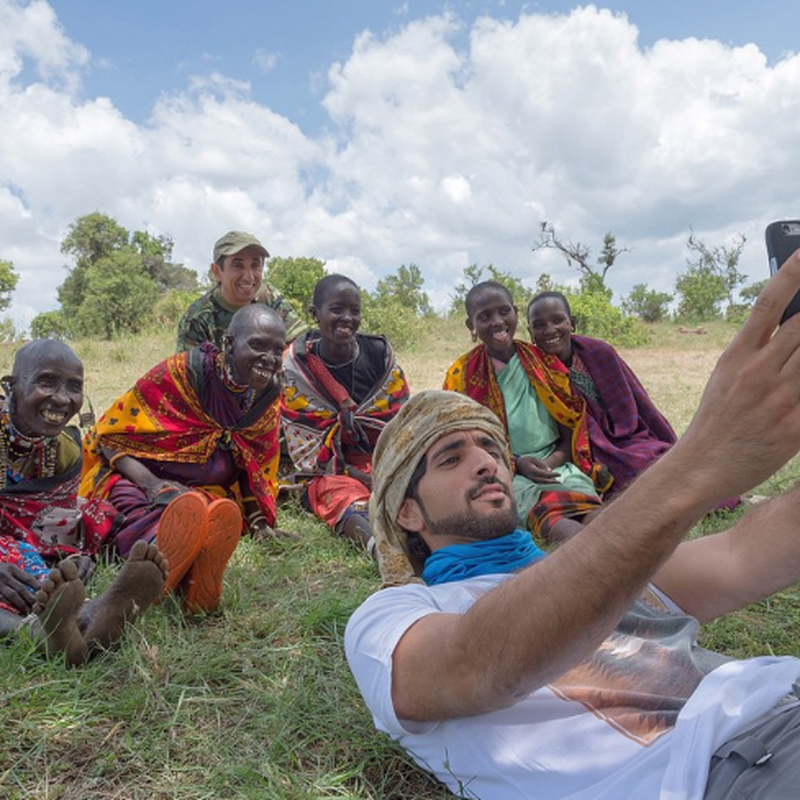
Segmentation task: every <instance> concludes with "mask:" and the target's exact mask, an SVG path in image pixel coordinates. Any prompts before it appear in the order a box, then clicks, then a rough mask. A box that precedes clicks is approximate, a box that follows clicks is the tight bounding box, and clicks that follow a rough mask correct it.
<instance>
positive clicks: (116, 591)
mask: <svg viewBox="0 0 800 800" xmlns="http://www.w3.org/2000/svg"><path fill="white" fill-rule="evenodd" d="M168 571H169V565H168V563H167V559H166V558H165V557H164V556H163V555H162V554H161V551H160V550H159V549H158V547H156V546H155V545H154V544H148V543H147V542H145V541H144V540H141V541H138V542H136V544H134V545H133V547H132V548H131V552H130V554H129V555H128V559H127V561H126V562H125V563H124V564H123V565H122V569H121V570H120V572H119V575H117V577H116V578H115V579H114V582H113V583H112V584H111V586H109V587H108V589H106V590H105V591H104V592H103V593H102V594H101V595H100V596H99V597H96V598H95V599H94V600H90V601H89V602H88V603H86V604H85V606H84V607H83V609H82V610H81V614H80V625H81V629H82V630H83V636H84V639H85V640H86V643H87V645H88V646H89V649H90V651H94V650H97V649H99V648H106V647H108V646H109V645H111V644H112V643H113V642H115V641H116V640H117V639H119V637H120V636H121V635H122V632H123V631H124V630H125V625H126V624H127V623H128V622H132V621H133V620H134V619H136V617H138V616H139V614H141V613H142V611H144V610H145V609H146V608H147V607H148V606H149V605H151V604H152V603H153V602H154V601H155V600H156V599H157V598H158V597H159V596H160V595H161V591H162V590H163V588H164V582H165V581H166V578H167V574H168Z"/></svg>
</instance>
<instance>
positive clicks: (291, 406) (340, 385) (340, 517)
mask: <svg viewBox="0 0 800 800" xmlns="http://www.w3.org/2000/svg"><path fill="white" fill-rule="evenodd" d="M310 311H311V314H312V316H313V317H314V320H315V321H316V323H317V325H318V329H317V330H312V331H309V332H308V333H306V334H303V335H302V336H301V337H299V338H298V339H296V340H295V341H294V342H293V343H292V346H291V348H290V349H289V352H288V354H287V356H286V359H285V361H284V365H283V374H284V390H283V409H282V411H283V426H284V432H285V434H286V444H287V448H288V450H289V455H290V456H291V458H292V462H293V463H294V466H295V469H297V470H298V474H299V476H300V477H301V479H302V478H305V480H306V488H305V490H304V493H303V502H304V503H305V505H306V507H307V508H308V509H309V510H311V511H312V512H313V513H314V514H316V515H317V516H318V517H319V518H320V519H321V520H323V522H326V523H327V524H328V525H330V527H331V528H333V529H334V530H336V531H337V532H338V533H340V534H342V535H343V536H345V537H347V538H348V539H351V540H352V541H354V542H357V543H361V544H363V545H364V546H365V547H367V549H370V542H371V540H372V528H371V527H370V524H369V520H368V516H367V505H368V502H369V495H370V488H371V472H372V451H373V449H374V447H375V442H376V441H377V439H378V435H379V434H380V432H381V431H382V430H383V428H384V426H385V425H386V423H387V422H388V421H389V420H390V419H391V418H392V417H393V416H394V415H395V414H396V413H397V412H398V410H399V409H400V407H401V406H402V404H403V403H405V401H406V400H407V399H408V395H409V390H408V383H407V382H406V378H405V375H404V374H403V370H402V369H400V367H399V366H398V365H397V362H396V361H395V359H394V354H393V353H392V348H391V347H390V346H389V343H388V342H387V341H386V339H385V338H384V337H383V336H368V335H366V334H363V333H358V328H359V326H360V325H361V293H360V291H359V289H358V286H357V285H356V284H355V283H354V282H353V281H352V280H350V278H346V277H344V276H343V275H326V276H325V277H324V278H322V279H321V280H320V281H319V282H318V283H317V285H316V286H315V287H314V297H313V302H312V305H311V308H310Z"/></svg>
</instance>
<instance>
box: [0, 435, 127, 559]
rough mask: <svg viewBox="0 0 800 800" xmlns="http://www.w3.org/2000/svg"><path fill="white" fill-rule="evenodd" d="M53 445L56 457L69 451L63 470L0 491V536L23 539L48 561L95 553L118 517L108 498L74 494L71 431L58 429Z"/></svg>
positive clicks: (76, 469)
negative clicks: (65, 466)
mask: <svg viewBox="0 0 800 800" xmlns="http://www.w3.org/2000/svg"><path fill="white" fill-rule="evenodd" d="M76 436H77V431H76ZM57 446H58V449H59V451H60V453H59V455H61V451H68V452H69V451H74V458H73V459H72V463H71V465H70V466H69V467H68V468H67V469H66V470H65V471H64V472H62V473H60V474H57V475H54V476H53V477H50V478H31V479H29V480H23V481H20V482H19V483H15V484H11V485H9V486H7V487H6V488H5V489H3V490H0V539H2V538H3V537H10V538H12V539H15V540H17V541H19V542H26V543H27V544H28V545H30V546H31V547H32V548H33V549H34V550H36V551H37V552H38V553H39V554H40V555H41V556H42V557H43V558H45V559H46V560H47V561H49V562H50V563H52V562H54V561H57V560H59V559H61V558H65V557H66V556H68V555H72V554H74V553H81V554H83V555H93V554H95V553H97V551H98V550H99V549H100V548H101V546H102V545H103V543H104V542H105V541H106V539H108V538H109V536H111V535H112V533H113V532H114V530H115V529H116V522H117V517H118V514H117V512H116V510H115V509H114V507H113V506H112V505H111V504H110V503H108V502H107V501H105V500H100V499H98V500H90V501H87V500H85V499H83V498H81V497H78V482H79V480H80V473H81V461H80V450H79V448H78V445H77V444H76V441H75V439H74V438H73V437H72V435H71V434H70V433H68V432H67V431H63V432H62V433H61V434H59V437H58V440H57ZM63 460H64V459H62V458H59V462H61V461H63Z"/></svg>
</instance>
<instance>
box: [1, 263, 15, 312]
mask: <svg viewBox="0 0 800 800" xmlns="http://www.w3.org/2000/svg"><path fill="white" fill-rule="evenodd" d="M18 281H19V275H17V273H16V271H15V270H14V262H13V261H3V260H2V259H0V311H5V310H6V309H7V308H8V307H9V306H10V305H11V295H12V294H13V293H14V289H16V288H17V282H18Z"/></svg>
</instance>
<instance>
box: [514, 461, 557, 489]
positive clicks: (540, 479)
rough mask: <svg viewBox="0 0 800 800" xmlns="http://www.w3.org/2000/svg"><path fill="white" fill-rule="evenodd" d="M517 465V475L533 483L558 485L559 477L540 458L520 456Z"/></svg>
mask: <svg viewBox="0 0 800 800" xmlns="http://www.w3.org/2000/svg"><path fill="white" fill-rule="evenodd" d="M515 464H516V467H517V473H518V474H520V475H522V477H523V478H527V479H528V480H529V481H532V482H533V483H558V475H557V474H556V473H555V472H553V470H552V469H550V467H548V466H547V464H546V463H545V462H544V461H542V460H541V459H540V458H534V457H533V456H519V457H518V458H517V459H516V461H515Z"/></svg>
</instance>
